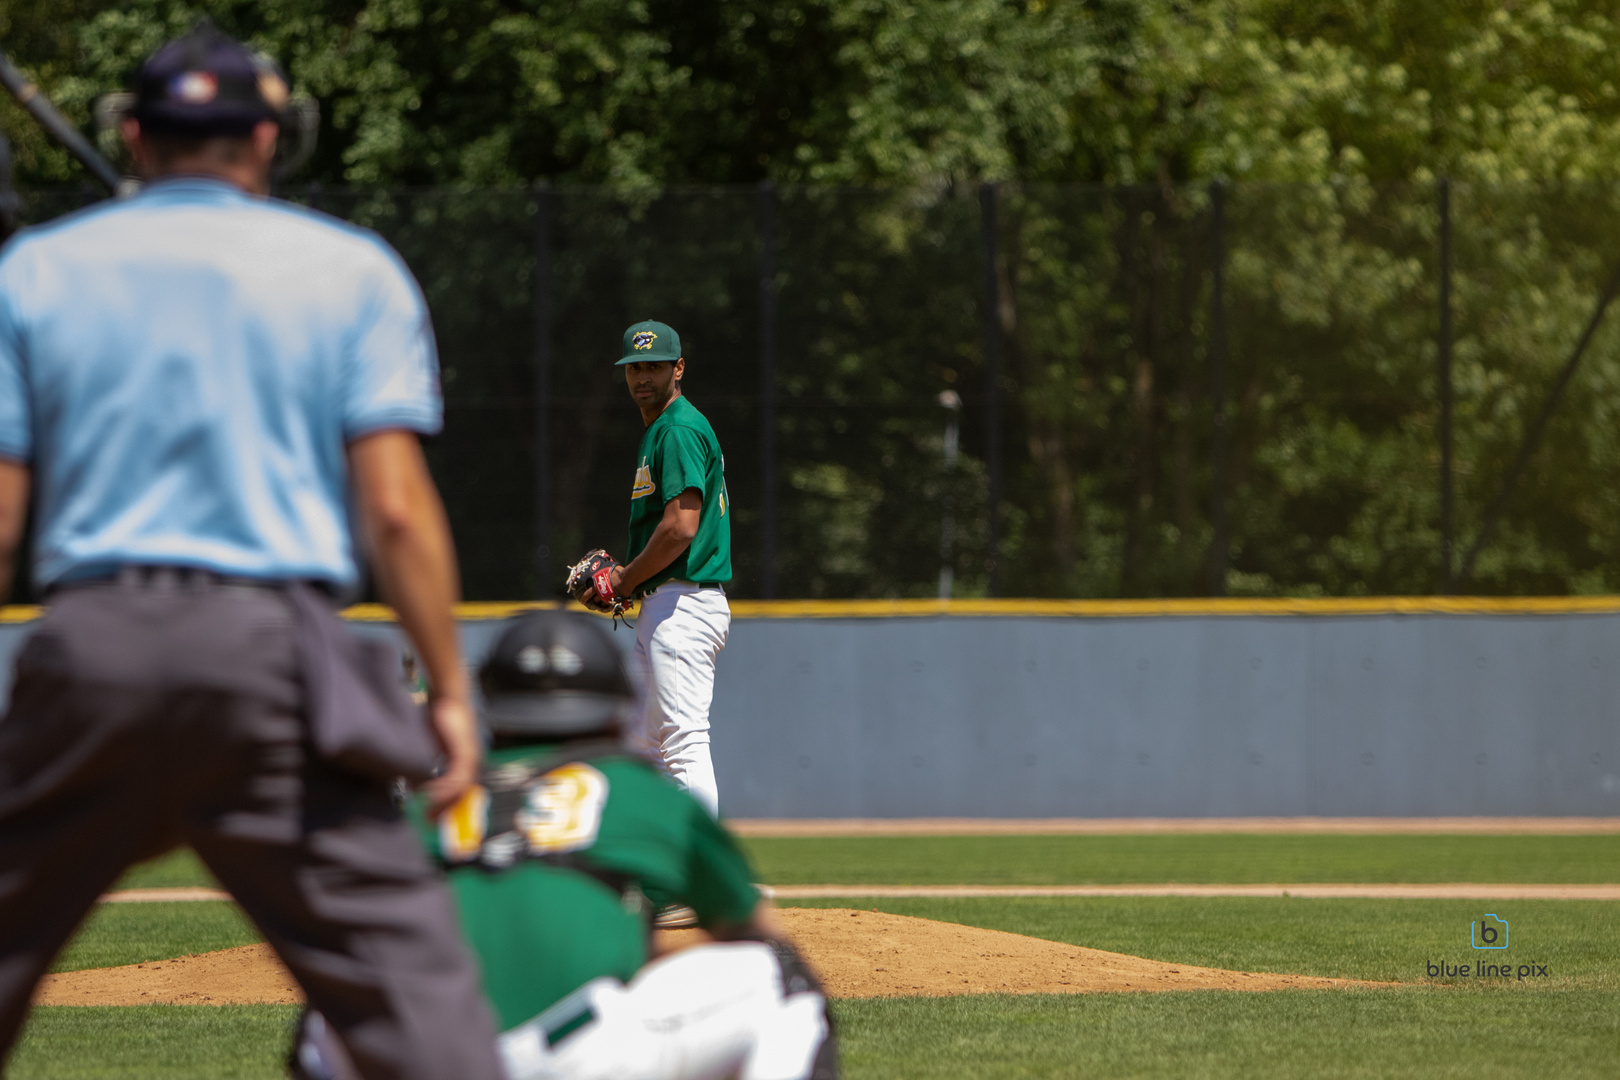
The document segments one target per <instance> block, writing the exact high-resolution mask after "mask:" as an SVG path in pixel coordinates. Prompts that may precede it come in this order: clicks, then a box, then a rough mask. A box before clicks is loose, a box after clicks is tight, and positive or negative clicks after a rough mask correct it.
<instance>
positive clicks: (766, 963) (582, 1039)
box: [499, 942, 828, 1080]
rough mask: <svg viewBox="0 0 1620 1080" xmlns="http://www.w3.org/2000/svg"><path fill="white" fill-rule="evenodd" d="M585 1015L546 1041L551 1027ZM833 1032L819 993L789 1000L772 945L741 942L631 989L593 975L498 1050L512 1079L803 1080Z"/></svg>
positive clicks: (662, 966) (656, 969)
mask: <svg viewBox="0 0 1620 1080" xmlns="http://www.w3.org/2000/svg"><path fill="white" fill-rule="evenodd" d="M581 1016H585V1017H590V1019H588V1020H586V1021H585V1023H584V1024H582V1025H581V1026H579V1027H578V1028H577V1029H575V1030H574V1031H573V1033H572V1034H565V1035H562V1037H561V1038H559V1040H558V1042H557V1044H556V1045H555V1046H548V1045H547V1036H546V1031H547V1029H548V1027H549V1028H550V1029H551V1030H552V1031H554V1032H558V1031H562V1030H566V1028H567V1027H572V1025H573V1024H574V1023H577V1022H578V1018H579V1017H581ZM558 1025H564V1027H561V1028H560V1027H559V1026H558ZM827 1034H828V1032H827V1020H826V1001H825V1000H824V999H823V998H822V996H821V995H820V994H818V993H814V992H806V993H799V994H794V995H792V996H791V997H785V998H784V997H783V996H782V969H781V967H780V966H779V965H778V963H777V961H776V957H775V955H774V954H773V953H772V952H771V950H770V947H769V946H766V945H761V944H759V943H758V942H736V943H728V944H716V945H699V946H695V947H693V948H689V949H686V950H683V951H681V952H678V953H675V954H674V955H673V956H668V957H665V958H664V959H662V960H658V961H655V962H653V963H651V964H648V965H647V966H646V967H644V968H642V969H641V971H640V973H638V974H637V975H636V977H635V978H634V979H633V980H631V982H630V984H629V985H628V986H627V985H625V984H623V983H621V982H619V981H618V980H616V979H593V980H592V981H591V982H588V983H586V984H585V985H584V986H582V987H580V988H579V990H577V991H575V992H574V993H573V994H571V995H569V996H568V997H567V998H565V999H563V1000H562V1001H560V1002H558V1003H557V1004H556V1005H553V1006H552V1007H551V1008H550V1009H547V1010H546V1011H545V1012H544V1013H542V1014H541V1015H540V1016H538V1017H536V1018H535V1019H533V1020H530V1021H529V1022H528V1023H526V1024H521V1025H519V1026H518V1027H515V1028H513V1029H512V1030H510V1031H508V1032H506V1033H504V1034H503V1035H501V1037H500V1040H499V1046H500V1051H501V1057H502V1058H503V1059H504V1060H505V1062H506V1069H507V1072H508V1073H509V1074H510V1076H511V1080H721V1078H727V1080H729V1078H732V1077H735V1078H736V1080H803V1078H804V1077H807V1076H809V1074H810V1070H811V1068H812V1066H813V1065H814V1064H815V1057H816V1052H817V1051H818V1050H819V1049H820V1048H821V1044H822V1043H823V1042H824V1041H825V1040H826V1038H827Z"/></svg>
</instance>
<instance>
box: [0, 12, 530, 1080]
mask: <svg viewBox="0 0 1620 1080" xmlns="http://www.w3.org/2000/svg"><path fill="white" fill-rule="evenodd" d="M286 102H287V83H286V80H285V77H284V76H283V75H282V73H281V72H280V70H279V69H277V68H276V67H275V65H274V64H273V63H271V62H270V61H268V60H267V59H265V58H263V57H261V56H258V55H257V54H254V53H251V52H249V51H248V50H247V49H245V48H243V47H242V46H241V45H239V44H238V43H236V42H234V41H232V40H230V39H229V38H227V37H225V36H223V35H222V34H220V33H219V32H218V31H215V30H213V29H212V28H211V27H206V26H203V27H199V29H197V30H195V31H193V32H192V33H191V34H188V35H187V36H185V37H183V38H181V39H179V40H177V41H175V42H171V43H170V44H169V45H166V46H164V47H163V48H162V49H160V50H159V51H158V52H157V53H155V54H154V55H153V56H152V57H151V58H150V59H148V60H147V61H146V63H145V65H144V66H143V67H142V69H141V72H140V74H139V76H138V79H137V87H136V101H135V105H134V107H133V110H132V113H131V116H130V118H129V119H128V120H126V121H125V124H124V132H123V134H124V137H125V139H126V141H127V142H128V143H129V146H130V149H131V153H132V155H133V159H134V161H135V164H136V167H137V169H138V171H140V172H141V173H142V174H143V176H144V177H145V178H146V179H147V180H148V181H149V182H148V184H147V186H146V187H145V188H144V189H143V190H142V191H141V192H140V193H139V194H137V195H135V196H133V197H132V198H129V199H127V200H124V201H122V202H118V203H113V204H103V205H101V206H99V207H95V208H92V209H90V210H87V211H85V212H82V213H80V214H78V215H76V216H73V217H70V218H67V219H65V220H62V221H59V222H56V223H54V224H51V225H49V226H47V227H44V228H39V229H34V230H30V231H27V232H25V233H23V234H21V235H20V236H18V237H17V238H16V239H15V240H13V242H12V243H11V244H10V245H9V247H7V248H6V249H5V251H4V254H3V257H0V560H3V565H0V571H3V572H4V576H5V580H6V581H9V580H10V575H11V572H12V568H13V567H12V564H13V562H14V558H15V553H16V550H17V546H18V542H19V538H20V536H21V533H22V526H23V519H24V515H25V508H26V505H27V502H28V496H29V491H30V488H31V487H32V489H33V491H34V493H35V496H36V515H37V517H36V536H37V541H36V543H37V556H36V560H35V564H34V566H33V573H34V575H35V578H36V580H37V582H38V584H39V585H40V586H41V587H42V588H43V589H44V590H45V592H46V596H47V599H48V602H49V607H48V610H47V612H46V615H45V617H44V619H43V621H42V623H41V624H40V626H39V628H38V629H37V630H36V631H35V633H34V634H33V635H32V637H31V638H30V639H29V640H28V642H27V644H26V645H25V646H24V648H23V650H22V652H21V654H20V656H19V658H18V661H17V671H16V682H15V687H14V689H13V692H12V699H11V703H10V707H9V711H8V713H7V715H6V717H5V719H4V720H3V721H0V1051H3V1050H6V1049H9V1047H10V1046H11V1044H12V1042H13V1041H14V1040H15V1038H16V1036H17V1032H18V1030H19V1028H20V1026H21V1024H22V1021H23V1018H24V1016H25V1014H26V1012H27V1008H28V1001H29V997H30V994H31V991H32V990H33V988H34V985H35V983H36V982H37V981H38V979H39V977H40V976H41V974H42V973H43V972H44V971H45V970H46V968H47V966H48V965H49V964H50V961H51V958H52V957H53V956H54V955H55V953H56V952H57V950H58V949H59V948H60V947H61V946H62V944H63V943H64V942H65V941H66V940H67V938H68V937H69V935H70V934H71V933H72V932H73V930H74V928H75V927H76V926H77V925H78V923H79V921H80V919H81V918H82V917H83V916H84V914H85V912H86V911H87V910H88V909H89V907H90V905H91V904H92V903H94V902H95V899H96V897H97V895H98V894H100V893H101V892H102V891H103V890H104V889H106V888H107V887H108V886H110V885H111V884H112V883H113V882H114V881H115V880H116V879H117V877H118V875H119V874H120V872H121V871H122V870H123V869H124V868H125V867H126V866H128V865H129V864H130V863H131V862H133V861H136V860H139V859H142V858H146V857H150V856H152V855H156V854H158V853H160V852H163V851H165V850H167V849H169V848H171V847H173V846H175V845H176V844H180V843H186V844H189V845H191V846H192V847H193V848H194V849H195V850H196V851H197V853H198V854H199V855H200V856H201V857H202V859H203V861H204V862H206V863H207V864H208V866H209V868H210V869H211V870H212V871H213V872H214V874H215V875H216V876H217V877H218V878H219V880H220V881H221V882H222V883H223V884H224V885H225V887H226V888H228V889H229V890H230V891H231V893H232V894H233V895H234V896H235V897H236V899H237V900H238V901H239V902H240V903H241V905H242V907H243V908H244V909H245V910H246V912H247V913H248V915H249V916H250V917H252V919H253V920H254V922H256V923H257V924H258V926H259V928H260V929H261V930H262V931H263V932H264V934H265V936H266V937H267V938H268V939H269V941H270V942H271V944H273V945H274V946H275V948H276V950H277V952H278V953H280V955H281V957H282V959H283V960H285V961H286V963H287V965H288V967H289V968H290V969H291V970H292V972H293V974H294V975H295V976H296V977H297V979H298V981H299V982H300V983H301V984H302V985H303V987H304V990H305V992H306V993H307V995H308V997H309V1000H310V1004H311V1005H312V1006H313V1007H315V1008H317V1009H319V1011H320V1012H321V1013H322V1014H323V1015H324V1016H325V1017H326V1019H327V1021H328V1022H329V1023H330V1025H331V1028H332V1029H333V1030H334V1031H335V1032H336V1034H337V1035H338V1036H339V1037H340V1039H341V1040H342V1041H343V1043H344V1044H345V1046H346V1048H347V1050H348V1052H349V1054H350V1056H351V1057H352V1058H353V1062H354V1065H355V1067H356V1069H357V1070H358V1071H359V1072H360V1074H361V1075H363V1076H365V1077H367V1078H382V1077H389V1078H393V1077H400V1078H407V1077H408V1078H420V1080H430V1078H444V1080H450V1078H455V1080H495V1078H497V1077H499V1076H500V1075H501V1074H500V1066H499V1064H498V1062H497V1059H496V1056H495V1049H494V1047H495V1032H494V1026H493V1022H492V1019H491V1017H490V1015H489V1013H488V1009H487V1006H486V1004H485V1003H484V1001H483V998H482V996H481V993H480V991H479V987H478V977H477V972H476V971H475V969H474V967H473V964H472V962H471V960H470V958H469V957H468V955H467V954H466V952H465V949H464V947H463V946H462V944H461V941H460V938H459V936H458V932H457V930H456V926H455V921H454V918H453V915H452V911H451V907H450V901H449V899H448V897H447V895H446V893H445V892H444V890H443V888H442V887H441V885H440V883H439V882H438V880H437V878H436V877H435V875H434V874H433V872H432V871H431V870H430V868H429V866H428V864H427V862H426V861H425V859H424V857H423V855H422V853H421V851H420V850H419V848H418V846H417V844H416V841H415V839H414V838H413V836H412V834H411V832H410V830H409V828H408V827H407V825H406V824H405V822H404V821H403V820H402V819H401V816H400V813H399V811H398V809H397V807H396V805H395V802H394V800H393V799H392V798H391V792H390V778H391V776H392V775H393V774H397V773H403V774H406V775H415V776H416V777H418V778H419V779H422V780H427V777H428V776H429V775H430V774H431V773H432V769H433V765H432V760H433V758H434V757H435V756H437V757H439V758H440V760H441V769H440V772H439V774H438V776H437V778H436V779H432V780H427V784H428V792H429V796H430V799H431V801H432V802H433V803H434V804H436V805H437V806H439V807H443V806H445V805H448V804H449V803H450V802H451V801H453V800H454V799H456V798H457V797H459V795H460V794H461V793H462V792H463V791H464V790H465V789H466V788H467V787H468V786H469V784H470V783H471V782H472V780H473V779H474V777H475V776H476V772H477V768H478V762H479V748H478V741H477V737H476V730H475V726H474V722H473V716H472V712H471V709H470V707H469V705H468V701H469V698H468V687H467V680H466V676H465V673H464V670H463V667H462V664H461V659H460V656H459V654H458V651H457V644H456V636H455V626H454V623H453V621H452V617H451V604H452V603H453V601H454V600H455V599H456V591H457V588H458V586H457V571H456V565H455V557H454V552H453V550H452V548H451V544H450V537H449V532H448V528H447V526H446V522H445V518H444V511H443V508H442V505H441V503H440V501H439V498H438V494H437V492H436V491H435V489H434V487H433V483H432V481H431V480H430V479H429V477H428V474H427V470H426V468H425V465H424V463H423V459H422V454H421V449H420V446H419V444H418V435H420V434H426V433H431V432H434V431H437V430H438V428H439V425H440V421H441V411H442V410H441V403H440V399H439V391H438V373H437V361H436V358H435V354H434V347H433V338H432V331H431V328H430V326H429V323H428V315H427V310H426V307H425V305H424V302H423V299H422V296H421V293H420V291H419V290H418V289H417V287H416V284H415V282H414V281H413V280H412V278H411V276H410V274H409V272H408V271H407V270H406V269H405V267H404V266H403V264H402V263H401V262H400V260H399V258H398V256H397V255H395V253H394V252H393V251H392V250H390V249H389V248H388V246H387V245H386V244H384V243H383V242H382V241H381V240H379V239H378V238H377V237H375V236H373V235H372V234H370V233H368V232H365V231H363V230H360V229H355V228H351V227H349V226H346V225H344V224H341V223H339V222H337V221H334V220H331V219H328V218H325V217H323V216H321V215H318V214H314V213H310V212H307V211H304V210H301V209H298V208H295V207H292V206H289V205H286V204H283V203H278V202H275V201H273V200H271V199H268V198H267V197H266V193H267V191H268V186H269V175H270V168H271V162H272V158H273V155H274V152H275V145H276V139H277V135H278V122H279V120H280V119H281V117H282V109H283V107H284V106H285V104H286ZM351 518H352V519H353V520H354V521H355V522H357V524H358V532H359V534H360V535H359V536H356V535H355V532H354V531H351V526H350V521H351ZM362 541H364V543H365V545H366V546H367V547H368V548H369V556H370V562H371V565H372V567H373V571H374V574H375V578H376V581H377V583H378V586H379V588H380V589H381V591H382V593H383V594H384V596H385V597H386V598H387V599H388V600H389V601H390V602H391V603H392V604H393V606H394V608H395V610H396V611H397V612H398V615H399V619H400V623H401V624H402V626H403V628H404V630H405V632H406V633H407V634H408V635H409V636H410V637H411V639H412V640H413V642H414V644H415V646H416V649H417V652H418V655H419V656H420V658H421V661H422V663H423V666H424V667H425V668H426V670H427V673H428V675H429V678H430V680H431V685H432V692H431V695H430V706H429V709H428V710H427V716H426V719H424V718H423V716H422V715H421V714H420V713H412V712H411V710H410V705H409V701H408V699H407V698H406V697H405V696H404V692H403V688H402V686H401V685H400V683H401V675H400V670H399V662H398V656H397V654H394V655H393V656H392V657H391V658H390V657H388V656H386V655H382V656H379V653H378V650H377V648H375V647H371V646H367V645H365V644H364V643H362V642H361V641H360V640H359V639H357V638H355V637H354V636H353V635H351V634H350V633H349V632H348V631H347V630H346V629H345V628H344V627H343V626H342V625H341V624H340V623H339V621H338V620H337V617H336V615H335V612H334V607H333V605H332V604H331V603H330V601H328V600H326V599H325V597H324V595H323V594H338V593H341V592H342V591H343V590H345V589H347V588H348V587H350V586H352V585H353V584H355V582H356V580H357V577H358V570H357V565H356V564H357V561H358V560H357V551H356V549H357V547H358V546H360V545H361V543H362ZM390 667H391V669H392V670H389V668H390Z"/></svg>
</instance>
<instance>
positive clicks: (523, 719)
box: [478, 611, 635, 741]
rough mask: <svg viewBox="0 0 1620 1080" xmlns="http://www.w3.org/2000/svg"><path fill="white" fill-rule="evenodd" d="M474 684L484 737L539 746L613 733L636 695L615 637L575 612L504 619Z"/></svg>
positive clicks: (537, 613)
mask: <svg viewBox="0 0 1620 1080" xmlns="http://www.w3.org/2000/svg"><path fill="white" fill-rule="evenodd" d="M478 683H479V687H480V689H482V690H483V693H484V720H485V723H487V724H488V725H489V729H490V731H492V732H494V733H495V734H496V735H506V736H515V737H519V738H522V737H528V738H532V739H536V740H540V741H545V740H552V739H572V738H575V737H578V736H581V735H596V734H605V733H610V732H617V731H618V730H619V728H620V725H621V724H622V723H623V717H624V713H625V711H626V709H627V707H628V706H629V704H630V701H631V699H632V698H633V697H634V696H635V691H634V690H632V689H631V686H630V676H629V673H628V672H626V670H625V666H624V657H623V656H622V655H621V654H620V652H619V649H618V647H617V646H616V645H614V644H613V638H612V637H611V636H609V634H608V632H607V630H605V629H604V628H603V627H602V623H601V620H600V619H597V618H595V617H593V616H590V615H586V614H585V613H584V612H579V611H531V612H529V613H527V614H524V615H519V616H517V617H516V618H514V619H512V620H510V621H509V622H508V623H507V624H506V628H505V629H504V630H502V631H501V636H500V637H499V638H497V639H496V641H495V646H494V648H492V649H490V651H489V656H488V657H486V658H485V660H484V663H483V665H482V666H481V667H480V668H479V669H478Z"/></svg>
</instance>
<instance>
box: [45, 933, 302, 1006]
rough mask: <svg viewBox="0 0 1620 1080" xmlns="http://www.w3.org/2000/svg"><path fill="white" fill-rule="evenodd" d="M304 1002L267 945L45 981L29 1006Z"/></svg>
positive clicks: (69, 973)
mask: <svg viewBox="0 0 1620 1080" xmlns="http://www.w3.org/2000/svg"><path fill="white" fill-rule="evenodd" d="M303 1000H304V995H303V994H302V993H301V992H300V991H299V989H298V984H297V983H296V982H294V981H293V977H292V976H291V975H290V974H288V972H287V969H286V968H284V967H282V966H281V961H280V960H278V959H277V958H276V954H275V951H274V950H272V949H271V948H270V946H268V945H243V946H241V947H239V948H235V949H221V950H219V951H218V952H207V953H197V954H196V955H194V956H181V957H178V958H176V959H174V960H151V961H148V962H147V963H144V964H126V965H124V966H123V967H111V968H91V969H90V970H88V971H64V972H62V973H61V974H59V975H47V976H45V978H44V980H43V981H42V982H41V983H40V984H39V989H38V990H36V991H34V1004H35V1005H280V1004H287V1003H296V1002H300V1001H303Z"/></svg>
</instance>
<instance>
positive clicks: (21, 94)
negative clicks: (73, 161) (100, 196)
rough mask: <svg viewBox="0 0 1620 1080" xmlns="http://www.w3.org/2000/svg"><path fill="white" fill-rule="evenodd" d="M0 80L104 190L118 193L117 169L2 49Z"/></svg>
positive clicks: (113, 193)
mask: <svg viewBox="0 0 1620 1080" xmlns="http://www.w3.org/2000/svg"><path fill="white" fill-rule="evenodd" d="M0 84H3V85H4V86H5V88H6V89H7V90H10V91H11V96H12V97H14V98H16V99H17V101H18V103H19V104H20V105H22V107H23V108H25V109H27V110H28V112H29V113H30V114H31V115H32V116H33V118H34V119H35V120H38V121H39V126H40V127H42V128H44V129H45V130H46V131H48V132H50V133H51V135H52V137H54V138H55V139H56V140H57V141H58V142H60V143H61V144H62V145H63V146H65V147H67V149H68V153H70V154H72V155H73V156H74V157H76V158H78V159H79V164H81V165H83V166H84V167H85V168H86V169H88V170H90V173H91V175H93V176H94V177H95V178H96V179H97V180H100V181H101V182H102V184H103V185H104V186H105V187H106V188H107V192H108V194H112V195H116V194H117V193H118V181H119V179H120V177H119V175H118V170H117V169H115V168H113V167H112V165H111V164H110V163H108V161H107V159H106V158H104V157H102V156H101V155H100V154H98V153H96V148H95V147H93V146H91V145H90V143H89V140H87V139H86V138H85V137H84V136H83V135H80V134H79V131H78V129H77V128H75V127H74V126H73V125H72V124H70V123H68V122H67V119H66V118H65V117H63V115H62V114H61V113H59V112H57V111H56V106H54V105H52V104H51V103H50V100H49V99H48V98H46V97H45V95H44V94H42V93H40V92H39V87H37V86H35V85H34V84H33V83H31V82H29V81H28V79H27V77H25V76H24V75H23V73H22V72H20V71H18V70H17V66H16V65H15V64H13V63H12V62H11V58H10V57H9V56H7V55H6V54H5V53H4V52H0Z"/></svg>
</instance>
